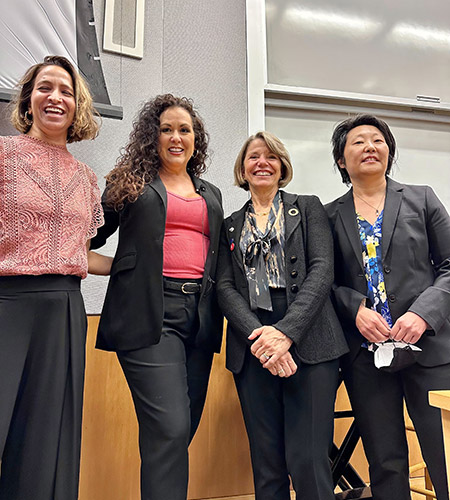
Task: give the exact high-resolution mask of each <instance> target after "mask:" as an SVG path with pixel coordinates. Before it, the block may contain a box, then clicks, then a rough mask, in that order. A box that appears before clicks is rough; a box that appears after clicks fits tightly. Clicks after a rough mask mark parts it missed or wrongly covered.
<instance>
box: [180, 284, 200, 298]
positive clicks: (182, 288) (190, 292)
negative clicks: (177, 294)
mask: <svg viewBox="0 0 450 500" xmlns="http://www.w3.org/2000/svg"><path fill="white" fill-rule="evenodd" d="M186 285H187V286H189V285H197V286H198V283H189V282H186V283H183V284H182V285H181V291H182V292H183V293H185V294H188V295H189V294H192V293H196V292H194V291H189V290H186V289H185V288H184V287H185V286H186Z"/></svg>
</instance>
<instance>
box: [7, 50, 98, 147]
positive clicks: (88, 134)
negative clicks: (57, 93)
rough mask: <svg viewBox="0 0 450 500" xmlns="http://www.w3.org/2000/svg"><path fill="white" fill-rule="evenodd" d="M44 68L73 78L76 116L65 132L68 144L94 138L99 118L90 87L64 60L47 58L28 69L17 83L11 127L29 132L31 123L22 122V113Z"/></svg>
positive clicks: (23, 116)
mask: <svg viewBox="0 0 450 500" xmlns="http://www.w3.org/2000/svg"><path fill="white" fill-rule="evenodd" d="M46 66H59V67H60V68H62V69H64V70H65V71H67V73H69V75H70V77H71V78H72V85H73V90H74V93H75V115H74V118H73V123H72V125H71V126H70V127H69V129H68V130H67V142H78V141H82V140H84V139H94V138H95V137H97V134H98V130H99V124H98V123H97V120H96V118H97V117H98V116H99V115H98V113H97V111H96V110H95V109H94V105H93V102H92V96H91V93H90V91H89V86H88V84H87V82H86V81H85V80H84V78H83V77H82V76H80V75H79V74H78V73H77V71H76V69H75V68H74V66H73V65H72V63H71V62H70V61H69V60H68V59H66V58H65V57H63V56H46V57H44V61H43V62H41V63H39V64H35V65H34V66H31V68H29V69H28V71H27V72H26V73H25V75H24V76H23V77H22V79H21V80H20V82H19V83H18V94H17V96H16V98H15V99H14V102H13V109H12V112H11V123H12V124H13V125H14V127H15V128H16V129H17V130H18V131H19V132H22V134H26V133H27V132H28V131H29V130H30V128H31V126H32V123H30V122H29V120H26V119H25V113H26V112H27V111H28V109H29V107H30V101H31V93H32V92H33V88H34V82H35V81H36V77H37V76H38V74H39V72H40V71H41V70H42V68H44V67H46Z"/></svg>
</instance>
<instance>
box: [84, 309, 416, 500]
mask: <svg viewBox="0 0 450 500" xmlns="http://www.w3.org/2000/svg"><path fill="white" fill-rule="evenodd" d="M97 326H98V317H90V318H89V329H88V342H87V358H86V360H87V364H86V384H85V400H84V420H83V441H82V455H81V478H80V500H105V499H108V500H139V499H140V495H139V466H140V461H139V452H138V430H137V422H136V417H135V413H134V407H133V403H132V400H131V396H130V393H129V390H128V386H127V383H126V381H125V378H124V376H123V373H122V370H121V368H120V365H119V363H118V361H117V358H116V356H115V354H114V353H109V352H104V351H99V350H97V349H95V348H94V344H95V335H96V330H97ZM224 351H225V349H224V348H223V349H222V353H221V354H220V355H218V356H215V359H214V363H213V370H212V373H211V380H210V384H209V391H208V397H207V400H206V406H205V411H204V414H203V417H202V421H201V423H200V427H199V430H198V432H197V435H196V436H195V438H194V441H193V442H192V445H191V447H190V484H189V499H191V500H194V499H207V498H216V497H225V496H237V495H246V494H250V493H252V491H253V482H252V474H251V465H250V458H249V449H248V441H247V436H246V433H245V428H244V423H243V419H242V415H241V411H240V406H239V401H238V398H237V394H236V390H235V387H234V381H233V377H232V375H231V373H230V372H228V371H227V370H226V369H225V353H224ZM336 408H337V409H339V410H344V409H349V408H350V403H349V402H348V397H347V394H346V392H345V389H344V388H343V387H341V388H340V389H339V391H338V397H337V401H336ZM350 422H351V420H350V419H342V420H337V421H336V425H335V441H336V443H337V444H340V443H341V441H342V439H343V437H344V435H345V433H346V432H347V430H348V427H349V425H350ZM410 443H411V462H412V463H418V462H419V461H420V450H419V449H418V445H417V442H416V438H415V436H414V435H412V436H410ZM352 464H353V466H354V467H355V468H356V469H357V470H358V472H359V473H360V475H361V476H362V477H363V479H365V480H366V481H367V480H368V472H367V462H366V459H365V456H364V451H363V449H362V446H361V443H359V445H358V447H357V448H356V450H355V453H354V454H353V457H352Z"/></svg>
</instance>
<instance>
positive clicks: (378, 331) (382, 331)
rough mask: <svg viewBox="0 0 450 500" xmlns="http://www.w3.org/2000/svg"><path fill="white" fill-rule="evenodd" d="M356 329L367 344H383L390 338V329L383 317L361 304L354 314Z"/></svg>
mask: <svg viewBox="0 0 450 500" xmlns="http://www.w3.org/2000/svg"><path fill="white" fill-rule="evenodd" d="M356 327H357V328H358V330H359V332H360V333H361V335H362V336H363V337H365V338H366V339H367V340H368V341H369V342H385V341H386V340H388V339H389V338H390V333H391V329H390V328H389V325H388V324H387V322H386V320H385V319H384V318H383V316H381V314H379V313H378V312H377V311H374V310H372V309H369V308H367V307H365V306H364V305H362V304H361V306H360V308H359V309H358V313H357V314H356Z"/></svg>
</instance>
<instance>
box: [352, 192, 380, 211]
mask: <svg viewBox="0 0 450 500" xmlns="http://www.w3.org/2000/svg"><path fill="white" fill-rule="evenodd" d="M353 194H354V195H355V196H356V197H357V198H359V199H360V200H361V201H363V202H364V203H365V204H366V205H369V207H371V208H373V209H374V210H375V215H376V216H377V217H378V216H379V215H380V211H379V208H380V205H381V203H382V202H383V200H384V198H385V197H386V194H383V196H382V197H381V200H380V202H379V203H378V205H377V206H376V207H375V206H374V205H372V204H371V203H369V202H368V201H366V200H365V199H364V198H363V197H362V196H359V194H357V193H355V191H353Z"/></svg>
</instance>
